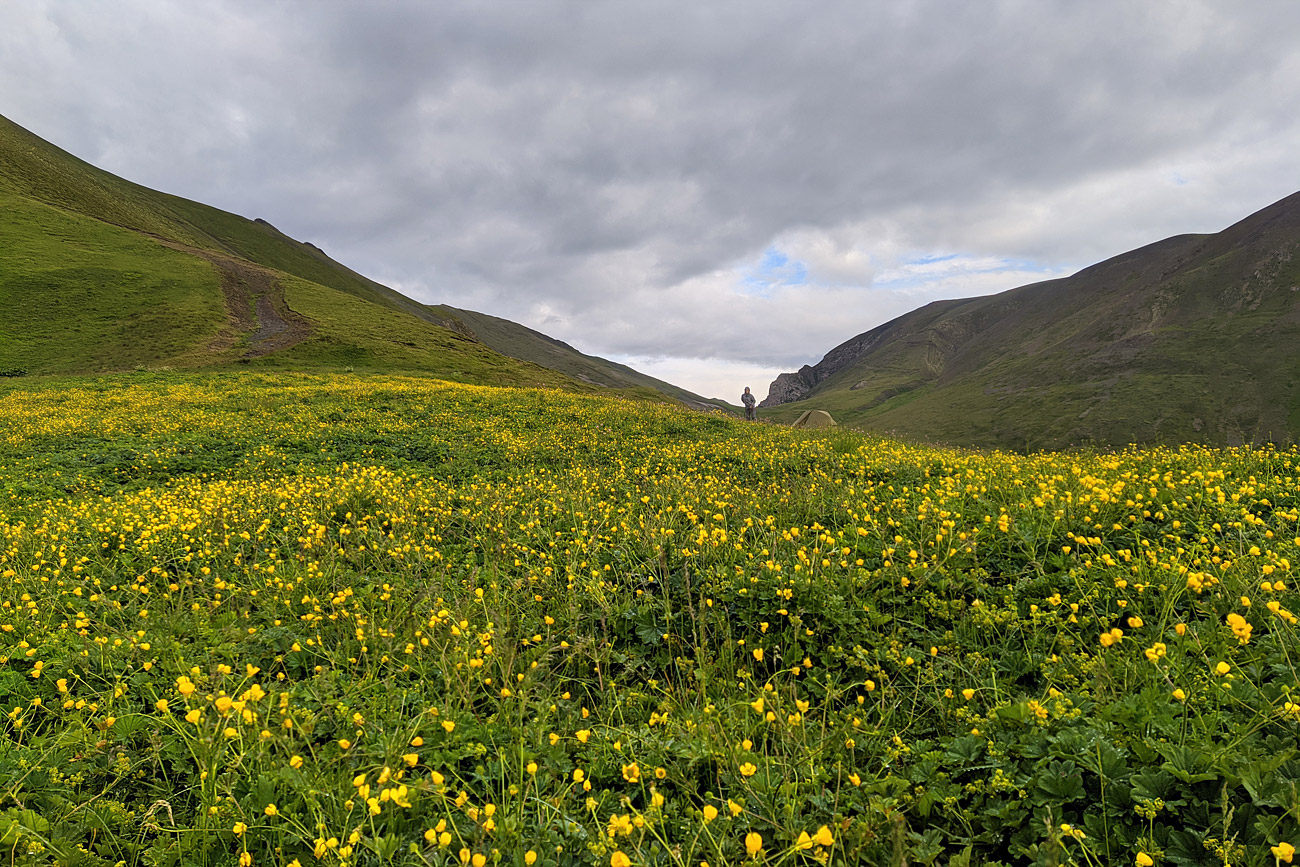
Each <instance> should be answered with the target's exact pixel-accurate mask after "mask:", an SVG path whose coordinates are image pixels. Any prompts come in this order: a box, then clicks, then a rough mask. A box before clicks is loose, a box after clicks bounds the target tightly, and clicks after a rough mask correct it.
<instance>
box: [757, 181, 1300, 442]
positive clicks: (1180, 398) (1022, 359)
mask: <svg viewBox="0 0 1300 867" xmlns="http://www.w3.org/2000/svg"><path fill="white" fill-rule="evenodd" d="M1298 250H1300V193H1296V194H1293V195H1290V196H1287V197H1285V198H1283V199H1281V200H1279V201H1277V202H1274V203H1273V204H1271V205H1269V206H1267V207H1265V208H1263V209H1261V210H1260V211H1257V212H1256V213H1254V214H1251V215H1250V216H1248V217H1246V218H1244V219H1242V220H1239V221H1238V222H1236V223H1234V224H1232V225H1231V226H1229V227H1227V228H1226V229H1224V230H1223V231H1221V232H1217V233H1213V234H1185V235H1176V236H1173V237H1171V238H1166V239H1163V240H1161V241H1156V242H1154V243H1152V244H1147V245H1145V246H1143V247H1139V248H1137V249H1135V250H1130V251H1127V252H1125V253H1121V254H1119V255H1117V256H1113V257H1111V258H1109V259H1106V260H1104V261H1102V262H1098V263H1096V264H1094V265H1091V266H1089V267H1087V268H1084V269H1082V270H1080V271H1079V272H1077V273H1075V274H1073V275H1071V276H1069V277H1063V278H1058V279H1054V280H1048V281H1043V282H1039V283H1032V284H1028V285H1025V286H1019V287H1015V288H1013V289H1009V290H1006V291H1005V292H1001V293H997V294H995V295H987V296H981V297H977V298H967V299H953V300H944V301H936V302H932V303H930V304H927V305H925V306H924V307H921V308H918V309H917V310H913V311H911V312H909V313H906V314H904V315H902V316H899V317H897V318H895V319H893V320H891V321H889V322H886V323H884V324H882V325H880V326H877V327H876V328H873V329H870V330H869V331H866V332H863V333H861V334H858V335H856V336H854V337H852V338H850V339H849V340H847V341H844V342H843V343H841V344H839V345H838V346H836V347H834V348H833V349H832V350H830V351H829V352H828V353H826V355H825V356H824V357H823V359H822V360H821V361H819V362H818V363H817V364H816V365H806V366H805V367H803V368H801V369H800V370H799V371H795V372H793V373H784V374H781V375H780V376H778V377H777V379H776V380H775V381H774V382H773V384H772V386H771V387H770V388H769V394H768V397H767V399H766V400H765V401H764V402H763V404H762V406H763V407H764V409H765V410H767V412H766V413H765V415H766V416H767V417H769V418H775V419H778V420H781V419H784V418H785V417H786V416H788V415H792V414H794V413H796V412H798V411H801V410H802V409H808V408H818V407H820V408H828V409H830V410H831V411H832V412H833V413H835V415H836V417H837V418H839V419H840V420H842V421H845V422H848V423H851V424H857V425H860V426H863V427H867V428H869V429H873V430H880V431H882V432H892V433H896V434H901V435H904V436H909V437H915V438H919V439H929V440H934V439H942V440H943V441H946V442H952V443H954V444H960V445H977V446H1003V447H1014V448H1049V447H1063V446H1069V445H1079V444H1086V443H1092V444H1098V445H1104V446H1120V445H1124V444H1126V443H1128V442H1170V443H1172V442H1182V441H1192V442H1207V443H1213V444H1238V443H1246V442H1263V441H1266V440H1278V441H1286V442H1291V441H1295V440H1296V439H1297V437H1298V436H1300V388H1297V384H1296V382H1295V380H1294V378H1293V377H1292V376H1291V375H1290V373H1289V372H1287V371H1291V370H1296V369H1297V368H1300V351H1298V350H1296V349H1294V348H1292V347H1293V346H1300V294H1298V293H1300V290H1297V288H1296V285H1297V283H1300V257H1297V256H1296V255H1295V254H1296V252H1297V251H1298ZM1264 348H1267V349H1268V350H1269V352H1271V353H1272V356H1271V357H1272V358H1273V359H1275V360H1277V361H1283V360H1284V361H1283V363H1281V364H1277V363H1274V364H1267V363H1263V364H1262V363H1259V361H1258V360H1257V358H1256V356H1257V355H1258V354H1259V350H1262V349H1264ZM1234 377H1235V379H1234ZM1124 401H1136V402H1137V403H1138V404H1139V405H1140V406H1141V407H1142V409H1141V410H1138V409H1137V408H1136V407H1129V408H1127V409H1125V408H1123V407H1121V406H1120V404H1121V403H1122V402H1124ZM1094 415H1095V417H1094V418H1090V416H1094ZM1144 416H1146V417H1145V418H1144Z"/></svg>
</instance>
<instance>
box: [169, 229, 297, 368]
mask: <svg viewBox="0 0 1300 867" xmlns="http://www.w3.org/2000/svg"><path fill="white" fill-rule="evenodd" d="M159 243H161V244H163V245H165V246H167V247H171V248H172V249H174V250H179V251H181V252H184V253H189V254H191V255H194V256H198V257H200V258H202V259H205V260H207V261H209V262H211V263H212V264H213V265H215V266H216V268H217V272H218V273H219V274H220V275H221V291H222V294H223V296H224V297H225V302H226V323H227V324H226V327H225V328H223V329H222V331H221V333H220V334H218V335H217V336H216V337H215V338H214V339H213V340H212V341H211V342H210V343H209V344H208V351H210V352H214V353H223V352H229V351H230V350H232V349H234V348H236V347H237V346H238V345H239V344H240V343H241V341H246V342H247V350H246V351H245V352H244V353H242V357H243V358H261V357H262V356H264V355H270V354H271V353H273V352H279V351H280V350H283V349H288V348H289V347H291V346H294V345H295V344H298V343H301V342H302V341H304V340H306V339H307V338H308V337H310V336H311V325H310V323H309V322H308V321H307V319H306V318H305V317H303V316H302V315H300V314H298V313H295V312H294V311H293V310H291V309H290V308H289V304H288V302H287V301H286V300H285V297H284V289H283V288H282V287H281V286H280V283H279V281H278V280H277V279H276V274H275V272H273V271H271V270H269V269H267V268H263V267H261V266H259V265H254V264H252V263H251V262H246V261H244V260H243V259H236V258H234V257H233V256H226V255H223V254H221V253H216V252H214V251H212V250H203V249H200V248H198V247H190V246H187V245H185V244H177V243H175V242H172V241H165V240H162V239H159Z"/></svg>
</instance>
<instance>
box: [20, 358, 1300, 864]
mask: <svg viewBox="0 0 1300 867" xmlns="http://www.w3.org/2000/svg"><path fill="white" fill-rule="evenodd" d="M1298 525H1300V455H1298V454H1297V453H1296V452H1295V451H1293V450H1290V451H1276V450H1270V449H1263V450H1251V449H1242V450H1225V451H1216V450H1208V449H1200V448H1194V447H1189V448H1181V449H1147V450H1138V449H1131V450H1127V451H1125V452H1123V453H1121V454H1102V453H1089V452H1077V453H1071V454H1036V455H1030V456H1027V457H1026V456H1020V455H1015V454H1007V453H998V452H963V451H952V450H944V449H936V448H931V447H915V446H906V445H903V444H900V443H897V442H893V441H888V440H882V439H878V438H873V437H868V436H864V435H862V434H859V433H856V432H853V431H846V430H835V431H829V432H811V433H807V434H805V433H802V432H797V431H791V430H788V429H784V428H779V427H776V426H772V425H752V424H746V423H744V422H740V421H736V420H732V419H727V418H724V417H720V416H716V415H702V414H698V413H689V412H685V411H682V410H679V409H675V408H672V407H667V406H662V405H653V404H649V403H646V402H632V401H626V400H617V399H609V398H606V397H598V396H592V395H580V394H574V393H572V392H566V391H555V390H531V389H494V388H486V387H481V386H469V385H457V384H452V383H447V382H441V381H437V380H433V379H429V378H426V377H393V376H384V375H368V374H362V373H356V374H350V375H333V376H329V375H319V374H316V375H307V374H301V373H274V372H257V371H249V370H241V371H232V372H223V373H209V374H203V375H192V374H186V375H181V374H174V373H172V374H159V373H139V374H129V375H118V376H113V377H105V378H99V379H69V380H60V381H54V380H50V381H46V382H42V383H36V382H32V381H26V382H25V381H22V380H16V381H4V380H0V582H3V583H2V584H0V587H3V590H0V666H3V667H2V668H0V711H2V713H0V835H2V836H0V839H3V841H4V844H5V846H6V849H5V858H6V859H7V861H8V862H9V863H12V864H15V865H24V867H26V865H40V864H53V863H59V864H73V865H95V867H98V865H104V867H107V865H114V864H122V865H127V867H135V865H162V864H166V865H171V864H178V865H179V864H185V865H226V864H237V863H241V862H243V863H251V864H254V865H258V864H276V865H289V864H293V863H294V862H295V861H297V863H298V864H302V865H308V864H315V863H323V864H342V863H344V862H346V863H347V864H349V865H372V864H373V865H379V864H409V865H452V864H463V863H470V864H480V865H486V864H489V863H491V864H512V865H525V867H526V865H527V864H529V863H531V861H532V860H533V859H535V863H538V864H548V863H549V864H560V865H577V864H583V865H601V867H604V865H617V864H628V863H630V864H636V865H642V864H645V865H649V864H654V865H658V864H665V865H682V867H684V865H698V864H699V863H700V862H701V861H707V862H708V863H710V864H742V863H748V864H753V865H754V867H758V865H765V867H776V865H782V867H793V865H809V867H811V865H814V864H862V863H866V864H891V865H901V864H904V863H907V864H933V865H948V864H958V865H961V864H967V865H990V867H992V865H1004V867H1009V865H1012V864H1078V865H1084V864H1087V865H1102V864H1106V865H1108V864H1131V863H1135V861H1136V860H1138V859H1139V855H1141V856H1143V857H1146V858H1147V859H1149V860H1151V861H1153V862H1154V863H1156V864H1173V865H1201V864H1222V863H1225V862H1230V863H1232V864H1237V865H1243V867H1272V865H1274V864H1275V863H1276V862H1275V858H1274V852H1275V851H1276V852H1278V853H1285V852H1286V848H1285V846H1284V845H1283V844H1287V845H1290V844H1293V843H1295V842H1297V841H1298V840H1300V803H1297V800H1296V794H1295V792H1296V786H1297V785H1300V703H1297V702H1296V701H1295V699H1296V690H1297V689H1298V688H1300V687H1297V684H1298V683H1300V680H1298V678H1300V669H1297V662H1296V658H1295V647H1296V639H1297V634H1296V628H1297V619H1296V616H1295V615H1294V614H1293V613H1292V612H1293V611H1294V610H1296V609H1297V605H1300V595H1298V594H1297V590H1296V585H1295V581H1294V580H1293V572H1294V564H1295V563H1297V562H1300V534H1298V533H1297V527H1298ZM1275 847H1276V848H1275ZM529 853H532V855H530V854H529ZM751 853H752V854H751Z"/></svg>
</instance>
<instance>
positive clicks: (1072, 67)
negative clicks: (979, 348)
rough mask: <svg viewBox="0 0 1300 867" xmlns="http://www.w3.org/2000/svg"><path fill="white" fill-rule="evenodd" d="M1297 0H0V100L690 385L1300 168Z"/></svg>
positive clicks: (1287, 182) (73, 147)
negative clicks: (713, 0) (495, 0)
mask: <svg viewBox="0 0 1300 867" xmlns="http://www.w3.org/2000/svg"><path fill="white" fill-rule="evenodd" d="M1297 33H1300V3H1297V2H1295V0H1276V2H1253V0H1242V2H1226V0H1213V2H1208V0H1207V2H1197V0H1182V2H1167V0H1150V2H1141V3H1135V2H1132V0H1116V2H1111V0H1088V2H1084V0H1077V2H1076V0H1060V2H1056V0H1019V2H1017V0H1007V2H997V0H989V2H947V0H945V2H908V0H887V2H886V0H847V2H836V0H824V2H814V3H809V2H796V0H787V2H768V0H729V2H707V0H685V2H677V0H653V2H650V0H646V2H618V0H603V2H602V0H572V2H564V0H527V2H524V0H518V2H504V0H503V2H496V3H490V2H480V0H467V2H454V0H438V2H436V3H431V2H425V0H409V2H398V0H374V2H359V0H357V2H344V0H204V2H202V3H195V2H190V0H113V2H103V0H6V2H3V3H0V114H4V115H5V116H7V117H9V118H10V119H11V120H14V121H15V122H17V123H19V124H21V125H23V126H25V127H27V128H28V129H30V130H32V131H33V132H35V133H37V134H38V135H41V136H42V137H44V138H46V139H49V140H50V141H52V142H54V143H55V144H58V145H60V146H61V147H63V148H65V149H67V150H69V151H71V152H72V153H74V154H76V155H77V156H79V157H81V158H83V159H85V160H88V161H89V162H92V163H94V164H96V165H98V166H101V167H102V168H105V169H108V170H109V171H112V172H114V173H116V174H119V175H122V176H124V177H127V178H129V179H131V180H134V181H137V182H139V183H142V184H145V185H146V186H150V187H154V188H156V189H161V190H165V191H167V192H171V193H175V194H178V195H182V196H185V197H188V198H192V199H198V200H200V201H204V202H208V203H210V204H213V205H217V206H219V207H222V208H225V209H227V210H231V211H235V212H237V213H240V214H243V215H245V216H248V217H262V218H264V219H267V220H269V221H271V222H272V223H274V224H275V225H276V226H278V227H279V228H280V229H281V230H283V231H285V232H287V233H288V234H290V235H292V236H294V237H297V238H300V239H302V240H308V241H312V242H313V243H316V244H317V245H318V246H320V247H322V248H323V249H325V250H326V252H328V253H330V254H331V255H332V256H334V258H336V259H338V260H340V261H342V262H344V263H345V264H347V265H349V266H351V267H353V268H355V269H356V270H359V271H361V272H363V273H365V274H367V275H368V276H371V277H373V278H375V279H377V280H380V281H381V282H384V283H387V284H388V285H390V286H393V287H394V288H397V289H400V290H401V291H403V292H405V293H406V294H408V295H410V296H412V297H414V298H417V299H419V300H422V301H426V302H431V303H449V304H453V305H456V306H460V307H468V308H471V309H475V310H481V311H484V312H488V313H493V314H496V315H499V316H504V317H507V318H510V319H513V320H515V321H518V322H522V323H524V324H526V325H529V326H531V327H534V328H537V329H539V330H541V331H544V332H546V333H547V334H550V335H552V336H555V337H558V338H561V339H563V340H566V341H568V342H570V343H572V344H573V345H574V346H576V347H578V348H579V349H581V350H583V351H585V352H589V353H594V354H598V355H604V356H606V357H609V358H614V359H618V360H621V361H626V362H628V363H631V364H632V365H633V366H636V367H638V368H639V369H641V370H644V371H646V372H648V373H651V374H654V375H657V376H660V377H662V378H665V379H668V380H670V381H672V382H675V383H677V384H679V385H682V386H685V387H687V388H690V389H692V390H694V391H696V392H700V393H703V394H705V395H707V396H724V397H727V398H728V399H730V400H732V401H733V402H735V401H737V399H738V395H739V392H740V390H741V388H742V387H743V386H745V385H749V386H751V387H753V389H754V391H756V392H758V393H759V395H760V396H762V395H764V394H766V391H767V385H768V383H769V382H770V381H771V379H772V378H773V377H774V376H775V375H776V374H777V373H778V372H780V371H783V370H793V369H796V368H797V367H799V366H800V365H801V364H805V363H812V362H816V361H817V360H818V359H820V358H821V356H822V355H823V354H824V353H825V352H826V351H827V350H829V349H830V348H831V347H833V346H834V345H836V344H837V343H839V342H841V341H843V340H845V339H847V338H849V337H852V336H853V335H855V334H858V333H860V332H862V331H865V330H867V329H868V328H871V327H873V326H875V325H877V324H879V323H881V322H884V321H887V320H888V319H892V318H893V317H895V316H897V315H899V314H901V313H904V312H906V311H908V310H910V309H912V308H914V307H917V306H920V305H921V304H924V303H926V302H928V301H931V300H934V299H937V298H951V297H957V296H964V295H980V294H987V293H990V292H996V291H1000V290H1002V289H1007V288H1011V287H1013V286H1017V285H1021V284H1024V283H1028V282H1033V281H1036V280H1041V279H1045V278H1049V277H1053V276H1058V275H1061V274H1065V273H1070V272H1072V271H1074V270H1077V269H1078V268H1080V267H1083V266H1085V265H1088V264H1091V263H1093V262H1096V261H1099V260H1101V259H1104V258H1107V257H1109V256H1112V255H1115V254H1118V253H1121V252H1124V251H1126V250H1129V249H1132V248H1134V247H1137V246H1140V245H1142V244H1146V243H1149V242H1152V241H1156V240H1159V239H1161V238H1164V237H1167V236H1169V235H1173V234H1177V233H1180V232H1212V231H1217V230H1219V229H1222V228H1223V227H1225V226H1226V225H1228V224H1230V223H1232V222H1235V221H1236V220H1238V219H1240V218H1242V217H1244V216H1246V215H1247V214H1249V213H1251V212H1253V211H1255V210H1258V209H1259V208H1261V207H1263V206H1265V205H1267V204H1269V203H1271V202H1273V201H1275V200H1277V199H1280V198H1282V197H1283V196H1286V195H1288V194H1290V193H1292V192H1295V191H1297V190H1300V40H1298V39H1297V38H1296V34H1297Z"/></svg>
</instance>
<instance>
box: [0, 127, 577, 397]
mask: <svg viewBox="0 0 1300 867" xmlns="http://www.w3.org/2000/svg"><path fill="white" fill-rule="evenodd" d="M0 207H3V211H4V214H5V219H4V221H3V223H2V224H0V308H3V309H4V310H5V311H6V312H5V315H4V317H3V318H2V319H0V338H3V339H2V340H0V371H10V372H12V371H16V370H26V371H29V372H31V373H41V374H58V373H76V372H91V371H106V370H124V369H131V368H133V367H138V366H177V367H197V366H209V365H222V364H229V363H233V362H235V361H237V360H241V357H242V356H244V354H245V353H246V352H247V350H248V349H249V339H248V338H249V337H250V332H248V331H247V330H246V331H245V332H244V333H242V334H238V333H235V331H237V330H238V329H237V327H236V324H232V322H231V321H230V317H229V316H228V312H227V310H226V308H225V302H224V301H223V298H222V291H221V281H222V275H221V273H220V269H219V268H216V267H214V265H213V264H212V262H210V261H206V260H205V258H203V257H208V258H209V259H211V258H213V257H215V258H216V259H217V260H218V261H221V262H234V263H236V264H239V263H254V269H255V270H257V271H259V272H261V273H266V274H267V277H268V279H267V283H268V285H274V287H275V289H274V291H275V293H276V295H277V300H278V301H279V302H280V305H281V306H283V305H284V303H287V305H288V307H287V309H288V310H290V311H292V312H293V313H296V314H298V315H299V316H300V317H302V318H303V319H305V320H306V323H305V325H306V327H307V328H308V330H309V331H310V337H309V338H308V339H307V341H306V342H304V343H301V344H298V345H296V346H294V347H291V348H290V349H288V350H287V351H281V352H277V353H276V354H275V356H273V357H268V358H263V359H259V360H258V361H257V363H258V364H259V365H263V366H273V367H286V366H320V365H324V366H334V365H346V366H359V367H364V368H371V369H381V368H382V369H392V370H410V371H424V372H430V373H434V374H437V375H439V376H443V377H447V378H451V379H457V380H463V381H481V382H487V383H494V384H519V385H524V384H527V385H545V386H555V387H567V388H574V387H577V388H579V389H580V390H587V389H588V388H589V386H586V385H583V384H578V383H575V382H574V381H573V380H571V379H569V378H568V377H567V376H565V375H564V374H562V373H557V372H555V371H551V370H546V369H544V368H543V367H540V366H538V365H536V364H532V363H528V362H522V363H521V362H519V361H517V360H515V359H513V358H507V357H505V356H503V355H501V354H499V353H498V352H495V351H493V350H492V349H491V348H490V347H488V346H486V345H484V344H481V343H478V342H476V341H474V340H472V339H470V338H469V337H467V336H466V335H467V334H468V329H467V328H466V327H465V326H464V325H463V324H461V323H460V322H459V321H458V320H456V319H455V318H453V317H450V316H444V315H441V314H440V313H439V312H437V311H436V310H433V309H431V308H428V307H426V306H424V305H421V304H418V303H417V302H415V301H412V300H411V299H409V298H406V297H404V296H402V295H401V294H399V293H397V292H394V291H393V290H391V289H389V288H387V287H385V286H382V285H380V284H378V283H375V282H373V281H371V280H369V279H367V278H365V277H363V276H361V275H359V274H357V273H355V272H353V271H351V270H349V269H347V268H345V267H343V266H342V265H339V264H338V263H337V262H334V261H333V260H331V259H330V258H329V257H328V256H326V255H325V254H324V253H322V252H321V251H320V250H318V249H317V248H315V247H313V246H311V245H309V244H303V243H301V242H298V241H295V240H293V239H292V238H289V237H288V236H286V235H284V234H282V233H281V232H279V231H278V230H277V229H275V228H274V227H273V226H271V225H270V224H268V223H266V222H264V221H260V220H248V219H245V218H244V217H240V216H237V215H235V214H230V213H227V212H225V211H221V210H219V209H216V208H212V207H209V206H207V205H203V204H200V203H198V202H192V201H188V200H186V199H182V198H178V197H176V196H170V195H167V194H165V193H159V192H157V191H154V190H150V189H147V188H145V187H141V186H139V185H137V184H133V183H130V182H129V181H125V180H123V179H121V178H119V177H116V176H115V175H112V174H110V173H108V172H104V171H102V170H100V169H97V168H95V167H94V166H91V165H89V164H88V163H85V162H83V161H82V160H79V159H77V158H75V157H73V156H71V155H70V154H68V153H66V152H64V151H62V150H60V149H59V148H57V147H55V146H53V145H51V144H49V143H48V142H46V141H44V140H42V139H40V138H39V137H37V136H35V135H33V134H31V133H30V132H28V131H26V130H24V129H22V128H21V127H19V126H17V125H15V124H13V123H12V122H10V121H8V120H6V119H4V118H2V117H0ZM160 241H165V242H168V243H169V244H170V245H171V246H164V245H163V244H162V243H160ZM177 248H179V249H177ZM192 253H193V255H192ZM256 266H260V267H256ZM240 267H244V266H243V265H242V264H241V265H240ZM280 295H283V298H279V296H280ZM255 301H256V299H255V298H253V299H246V302H247V303H249V305H250V307H251V308H254V309H255V304H254V302H255ZM249 315H250V316H251V317H252V320H253V322H254V324H255V323H256V316H255V314H254V313H253V311H252V310H250V311H249ZM245 327H246V328H247V323H245ZM219 336H224V337H226V338H228V339H224V340H219V339H217V338H218V337H219Z"/></svg>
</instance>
